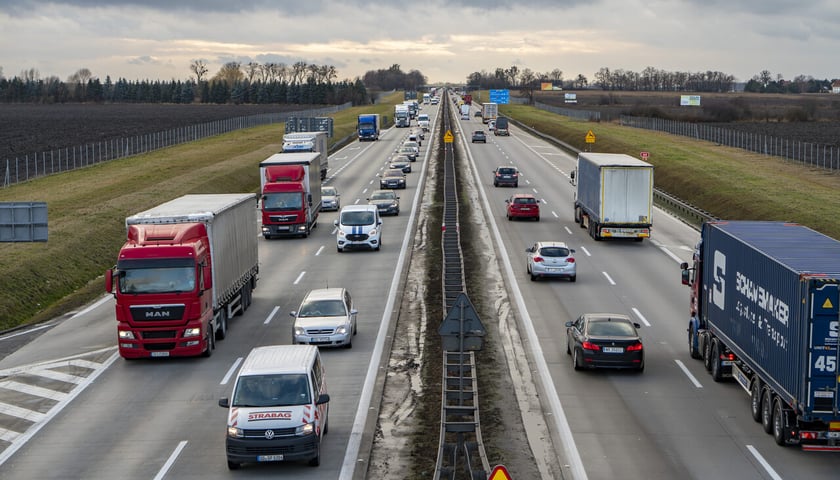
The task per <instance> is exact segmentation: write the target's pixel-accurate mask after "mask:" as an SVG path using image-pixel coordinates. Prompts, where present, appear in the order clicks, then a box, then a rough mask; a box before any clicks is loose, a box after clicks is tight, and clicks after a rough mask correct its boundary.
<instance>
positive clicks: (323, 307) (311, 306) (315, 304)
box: [298, 300, 347, 317]
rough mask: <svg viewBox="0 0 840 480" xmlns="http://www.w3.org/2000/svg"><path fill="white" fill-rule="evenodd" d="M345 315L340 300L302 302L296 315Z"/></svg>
mask: <svg viewBox="0 0 840 480" xmlns="http://www.w3.org/2000/svg"><path fill="white" fill-rule="evenodd" d="M344 315H347V312H346V311H345V310H344V303H343V302H342V301H341V300H310V301H307V302H304V303H303V305H301V306H300V310H299V311H298V317H338V316H344Z"/></svg>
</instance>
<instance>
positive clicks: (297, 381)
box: [232, 373, 311, 407]
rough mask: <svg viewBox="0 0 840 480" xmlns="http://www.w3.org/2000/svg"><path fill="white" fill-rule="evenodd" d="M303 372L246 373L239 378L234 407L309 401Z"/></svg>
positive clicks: (281, 404)
mask: <svg viewBox="0 0 840 480" xmlns="http://www.w3.org/2000/svg"><path fill="white" fill-rule="evenodd" d="M310 398H311V395H310V393H309V382H307V380H306V375H305V374H297V373H296V374H288V373H287V374H281V375H247V376H243V377H240V378H239V381H238V382H237V383H236V392H234V394H233V402H232V404H233V406H234V407H277V406H288V405H306V404H308V403H310Z"/></svg>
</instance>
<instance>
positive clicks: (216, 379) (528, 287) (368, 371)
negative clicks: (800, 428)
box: [0, 106, 840, 480]
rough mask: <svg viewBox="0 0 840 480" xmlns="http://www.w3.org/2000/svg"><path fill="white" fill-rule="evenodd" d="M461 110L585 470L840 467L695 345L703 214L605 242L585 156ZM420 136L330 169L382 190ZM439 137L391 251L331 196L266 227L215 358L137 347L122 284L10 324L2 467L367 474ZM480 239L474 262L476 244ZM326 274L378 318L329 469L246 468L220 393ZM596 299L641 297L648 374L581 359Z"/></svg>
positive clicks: (214, 474)
mask: <svg viewBox="0 0 840 480" xmlns="http://www.w3.org/2000/svg"><path fill="white" fill-rule="evenodd" d="M473 109H475V106H474V107H473ZM423 112H424V113H430V114H431V117H432V118H433V119H434V118H435V117H436V113H437V107H434V106H432V107H430V106H424V109H423ZM457 125H459V127H457V128H456V131H455V132H453V133H454V134H455V138H456V142H457V143H459V144H460V147H459V148H461V149H462V151H463V152H464V153H465V154H466V157H467V161H468V165H469V166H470V167H471V168H472V171H473V172H472V176H471V178H469V179H465V180H467V181H471V182H472V183H473V185H474V186H473V187H471V188H475V189H476V190H477V191H478V196H477V198H479V199H480V202H481V204H480V205H479V207H480V208H482V209H483V210H484V212H485V217H486V220H487V221H486V231H485V233H484V234H486V235H487V236H488V237H489V238H490V239H491V240H492V242H493V244H494V245H495V254H496V259H497V262H496V263H497V265H498V268H499V272H500V275H501V276H502V277H503V278H504V279H505V283H506V285H507V286H508V292H507V299H506V300H507V301H509V302H510V304H511V306H512V312H513V313H514V315H516V317H517V324H518V325H519V328H520V335H521V336H523V337H525V338H527V339H528V340H529V342H528V344H529V345H530V346H531V350H530V351H529V352H527V353H526V354H527V355H528V358H529V361H530V362H531V364H532V369H531V370H532V372H533V373H534V376H535V377H536V378H537V381H538V388H539V391H540V401H541V403H542V405H543V407H544V409H545V411H546V412H547V418H549V419H551V420H550V422H551V423H550V427H551V434H552V439H551V440H552V441H553V444H554V446H555V449H556V455H557V456H558V457H559V458H560V459H561V463H562V464H565V465H567V466H568V469H567V470H564V472H565V473H566V476H567V477H568V478H575V479H584V478H589V479H608V478H626V479H675V478H697V479H707V478H720V477H728V478H735V479H739V480H740V479H790V480H793V479H804V478H807V479H836V478H837V477H838V473H837V472H840V455H838V454H833V453H805V452H802V451H800V450H799V449H798V448H797V447H788V448H782V447H779V446H777V445H776V444H775V443H774V442H773V439H772V437H771V436H770V435H767V434H765V433H764V431H763V430H762V429H761V427H760V425H759V424H757V423H755V422H754V421H753V419H752V417H751V415H750V410H749V396H748V395H747V394H746V392H744V391H743V390H742V389H741V388H740V387H739V386H737V385H736V384H735V383H734V382H725V383H720V384H718V383H715V382H713V381H712V380H711V377H710V376H709V375H708V374H707V373H706V372H705V369H704V368H703V365H702V363H701V362H700V361H697V360H693V359H691V358H690V357H689V355H688V349H687V345H686V326H687V322H688V288H687V287H685V286H683V285H681V283H680V275H679V267H678V265H679V262H682V261H688V260H689V259H690V256H691V252H692V249H693V247H694V245H695V243H696V242H697V239H698V233H697V232H696V231H695V230H694V229H692V228H691V227H689V226H687V225H686V224H684V223H683V222H681V221H679V220H678V219H675V218H673V217H671V216H669V215H667V214H666V213H664V212H662V211H660V210H656V211H655V213H654V219H653V222H654V227H653V235H652V238H651V239H649V240H645V241H644V242H641V243H638V242H632V241H630V242H628V241H600V242H596V241H595V240H593V239H592V238H590V237H589V236H588V235H587V234H586V232H585V231H584V230H583V229H581V228H580V227H579V226H578V225H577V224H575V222H574V220H573V209H572V203H573V198H574V189H573V186H572V185H571V184H570V182H569V172H571V171H572V170H573V168H574V165H575V158H574V157H573V156H571V155H569V154H567V153H564V152H562V151H560V150H559V149H558V148H557V147H555V146H553V145H551V144H549V143H546V142H545V141H543V140H541V139H536V138H534V137H531V136H529V135H527V134H526V133H525V132H523V131H522V130H520V129H518V128H517V127H516V126H514V125H512V126H511V136H509V137H497V136H495V135H492V134H489V135H488V141H487V143H486V144H472V143H470V134H471V132H472V131H473V130H475V129H477V128H483V126H482V124H481V122H480V120H479V119H478V118H475V117H471V118H470V120H458V121H457ZM407 133H408V129H396V128H392V129H390V130H388V131H387V132H386V133H385V134H384V135H383V137H382V138H381V139H380V141H378V142H366V143H360V142H353V143H351V144H350V145H348V146H347V147H345V148H344V149H342V150H341V151H339V152H337V153H335V154H334V155H332V156H331V157H330V172H329V177H328V181H327V183H328V184H331V185H334V186H336V187H337V188H338V190H339V192H340V193H341V203H342V205H347V204H352V203H364V202H365V201H366V200H365V199H366V197H367V194H368V193H369V192H370V191H372V190H375V189H377V188H378V178H377V174H378V173H380V172H381V170H382V169H383V167H384V166H385V164H386V160H387V158H388V157H389V156H390V154H391V153H393V151H394V150H395V149H396V147H397V146H398V144H399V143H400V142H401V140H402V139H403V138H404V137H405V136H406V135H407ZM596 149H597V145H596ZM430 150H431V149H430V147H429V143H428V141H427V142H424V143H423V148H422V149H421V159H422V160H419V161H418V162H416V163H414V164H413V168H414V171H413V173H411V174H408V179H409V181H408V188H407V189H406V190H399V191H398V192H399V195H400V197H401V198H400V202H401V213H400V215H399V216H397V217H386V218H385V219H384V228H383V235H384V237H383V246H382V249H381V251H379V252H365V251H359V252H347V253H341V254H339V253H337V252H336V249H335V235H334V233H333V225H332V222H333V219H334V218H336V215H337V214H336V213H335V212H322V213H321V216H320V219H319V222H318V228H316V229H315V231H314V232H313V234H312V236H311V237H310V238H306V239H283V240H271V241H269V240H264V239H262V238H261V237H260V243H259V248H260V281H259V284H258V285H257V289H256V290H255V291H254V299H253V304H252V306H251V308H250V309H249V310H248V311H247V312H245V314H244V315H243V316H240V317H235V318H234V319H233V321H232V324H231V326H230V331H229V332H228V337H227V338H226V339H225V340H224V341H221V342H219V343H218V344H217V349H216V351H215V352H214V354H213V356H212V357H210V358H194V359H167V360H165V361H133V362H127V361H124V360H122V359H121V358H119V356H118V354H117V353H116V346H115V341H116V339H115V322H114V318H113V316H114V312H113V308H114V307H113V300H112V299H111V298H110V297H108V296H105V297H103V299H102V300H101V301H100V302H97V303H96V304H95V305H92V306H91V307H90V308H88V309H86V310H85V311H83V312H80V313H79V314H77V315H76V316H74V317H73V318H71V319H65V320H64V321H62V322H60V323H58V324H57V325H56V326H53V327H51V328H48V329H44V330H41V331H39V332H38V336H37V338H35V339H34V340H32V341H29V342H28V343H27V342H23V341H21V337H20V336H16V337H10V338H0V350H2V349H3V348H6V347H4V345H11V344H15V345H17V342H21V344H20V345H21V346H20V347H19V348H18V347H15V348H14V351H13V352H12V353H9V354H8V355H7V356H5V358H3V359H2V360H0V449H2V450H0V478H3V479H32V478H39V479H68V478H86V479H100V478H102V479H105V478H121V479H183V478H242V477H248V478H267V477H276V476H281V477H288V478H319V479H320V478H346V479H349V478H351V477H352V476H353V474H354V473H356V474H357V475H358V472H355V470H356V465H357V464H358V463H359V462H358V460H359V459H358V458H357V455H358V453H359V448H360V441H361V438H362V436H363V435H365V434H367V435H369V434H370V430H369V429H370V428H371V423H372V422H371V420H372V419H371V417H369V415H375V412H369V409H368V405H369V401H370V396H371V395H372V394H373V392H374V391H375V390H374V387H373V385H372V382H373V380H374V377H375V376H376V374H377V371H378V369H379V366H380V362H381V361H382V360H383V356H384V357H387V353H388V352H387V351H383V350H382V349H383V348H384V345H385V337H387V334H388V332H389V329H391V328H392V326H393V322H395V321H396V318H395V316H396V311H397V307H396V306H395V302H397V301H398V299H401V298H402V291H401V279H402V278H403V277H404V269H405V268H407V265H406V263H405V262H406V259H405V255H406V252H407V251H409V250H410V240H411V238H412V237H411V235H410V233H411V231H412V229H413V227H414V225H415V223H416V218H415V217H416V213H417V212H416V210H417V208H418V204H417V202H418V200H419V198H420V196H419V195H420V193H421V192H420V189H421V188H422V184H421V183H420V182H421V177H422V176H423V175H424V173H425V170H424V167H426V166H427V165H429V163H430V160H429V159H428V158H426V156H427V154H428V153H429V151H430ZM498 165H515V166H517V167H518V168H519V169H520V171H521V173H522V179H521V180H520V184H519V187H518V188H515V189H514V188H505V187H494V186H493V184H492V170H493V169H494V168H495V167H496V166H498ZM257 174H258V172H256V171H255V175H257ZM513 192H531V193H534V194H535V195H536V196H537V198H539V199H541V200H542V204H541V209H542V215H541V220H540V221H539V222H531V221H513V222H511V221H508V220H506V219H505V213H504V212H505V210H504V207H505V203H504V200H505V198H507V197H508V196H509V195H510V194H512V193H513ZM256 234H258V233H257V232H255V235H256ZM537 240H560V241H565V242H566V243H567V244H569V246H570V247H571V248H574V249H575V250H576V254H575V255H576V259H577V262H578V267H577V268H578V271H577V281H576V282H575V283H571V282H568V281H565V280H552V281H538V282H531V281H530V280H529V278H528V276H527V275H526V272H525V248H526V247H527V246H528V245H529V244H530V243H533V242H534V241H537ZM115 255H116V252H115ZM464 256H465V261H469V259H470V249H469V245H466V246H465V247H464ZM474 258H478V256H477V255H475V256H474ZM481 258H483V257H481ZM326 286H344V287H347V288H348V289H349V290H350V292H351V293H352V294H353V296H354V298H355V301H356V305H357V308H358V310H359V316H358V319H359V327H358V330H359V333H358V335H357V337H356V338H354V341H353V348H352V349H351V350H344V349H342V350H335V351H331V350H323V358H324V362H325V366H326V369H327V382H328V386H329V390H330V394H331V403H330V419H329V422H330V429H329V434H328V435H327V436H326V438H325V441H324V445H323V448H324V450H323V452H322V456H321V462H322V463H321V466H320V467H318V468H312V467H308V466H306V465H305V464H264V465H246V466H245V467H244V468H243V469H242V470H240V471H236V472H230V471H228V470H227V467H226V462H225V455H224V433H225V424H226V422H225V420H226V411H225V410H224V409H222V408H220V407H219V406H218V405H217V401H218V398H219V397H221V396H227V395H229V393H230V388H231V379H232V376H233V375H234V374H235V372H236V369H237V367H238V366H239V364H240V363H241V360H242V358H244V357H245V355H247V353H248V352H249V351H250V349H251V348H253V347H255V346H259V345H268V344H287V343H289V342H290V337H291V324H290V320H291V318H290V317H289V315H288V313H289V312H290V311H291V310H294V309H295V308H296V307H297V305H298V303H299V301H300V300H301V298H302V297H303V295H304V294H305V293H306V292H307V291H308V290H309V289H313V288H321V287H326ZM595 311H602V312H618V313H625V314H628V315H630V316H631V317H633V318H634V319H635V320H636V321H637V322H638V323H640V324H641V325H642V328H641V333H642V335H643V338H644V344H645V352H646V368H645V371H644V373H641V374H639V373H634V372H615V371H584V372H577V371H574V370H573V368H572V363H571V358H570V357H569V356H568V355H567V354H566V337H565V327H564V324H565V322H566V321H570V320H574V319H575V318H576V317H577V316H578V315H580V314H581V313H584V312H595ZM385 360H387V358H385ZM435 421H437V420H436V419H435ZM366 429H368V430H366ZM490 463H491V464H493V463H494V459H490ZM355 478H358V476H357V477H355ZM517 480H518V479H517Z"/></svg>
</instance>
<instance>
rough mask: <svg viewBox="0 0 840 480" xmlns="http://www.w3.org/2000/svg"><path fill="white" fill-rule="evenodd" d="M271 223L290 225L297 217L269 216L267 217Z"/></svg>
mask: <svg viewBox="0 0 840 480" xmlns="http://www.w3.org/2000/svg"><path fill="white" fill-rule="evenodd" d="M269 218H270V219H271V221H272V222H277V223H291V222H294V221H297V218H298V216H297V215H271V216H270V217H269Z"/></svg>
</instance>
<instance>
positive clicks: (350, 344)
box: [344, 337, 353, 350]
mask: <svg viewBox="0 0 840 480" xmlns="http://www.w3.org/2000/svg"><path fill="white" fill-rule="evenodd" d="M344 348H346V349H347V350H350V349H351V348H353V339H352V337H351V339H350V340H349V341H348V342H347V344H346V345H344Z"/></svg>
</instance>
